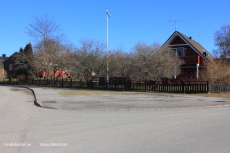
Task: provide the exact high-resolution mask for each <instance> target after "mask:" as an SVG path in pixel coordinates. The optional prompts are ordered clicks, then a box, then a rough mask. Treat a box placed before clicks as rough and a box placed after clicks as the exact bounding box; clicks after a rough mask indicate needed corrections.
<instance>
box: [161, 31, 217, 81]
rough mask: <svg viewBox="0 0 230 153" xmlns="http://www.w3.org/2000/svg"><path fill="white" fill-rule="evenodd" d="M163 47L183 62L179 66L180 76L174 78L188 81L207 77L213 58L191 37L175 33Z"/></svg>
mask: <svg viewBox="0 0 230 153" xmlns="http://www.w3.org/2000/svg"><path fill="white" fill-rule="evenodd" d="M163 46H168V47H170V48H171V51H173V52H175V53H176V55H177V56H179V57H180V58H181V59H182V60H184V64H183V65H181V70H182V74H181V75H179V76H175V77H174V78H178V79H188V80H189V79H199V78H200V77H201V76H206V77H208V67H209V64H212V63H214V57H213V56H212V55H211V54H210V53H209V52H208V51H207V50H206V49H204V47H202V46H201V45H200V44H199V43H198V42H196V41H194V40H193V39H192V37H187V36H186V35H184V34H182V33H180V32H179V31H175V32H174V33H173V34H172V35H171V36H170V37H169V38H168V40H167V41H166V42H165V43H164V44H163Z"/></svg>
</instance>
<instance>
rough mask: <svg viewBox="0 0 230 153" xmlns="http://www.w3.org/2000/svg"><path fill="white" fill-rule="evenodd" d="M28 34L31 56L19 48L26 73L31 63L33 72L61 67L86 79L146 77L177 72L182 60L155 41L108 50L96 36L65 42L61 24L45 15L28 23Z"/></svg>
mask: <svg viewBox="0 0 230 153" xmlns="http://www.w3.org/2000/svg"><path fill="white" fill-rule="evenodd" d="M27 34H28V35H29V36H31V37H32V38H34V41H33V43H34V46H33V51H34V52H33V57H30V54H29V56H28V54H27V53H25V49H24V51H20V58H19V59H21V60H18V65H19V66H18V71H19V72H20V71H22V72H23V73H25V74H27V73H29V72H31V69H29V72H27V70H25V69H26V67H27V68H29V67H30V66H31V67H33V68H34V70H35V71H33V72H38V71H42V70H44V71H46V72H47V74H48V76H50V77H52V74H54V73H55V72H56V71H57V70H58V69H62V70H63V71H70V72H71V76H76V77H78V78H80V79H83V80H85V81H89V80H91V79H94V78H99V77H106V76H107V75H108V76H109V77H123V78H128V79H130V80H136V81H148V80H159V79H160V78H162V77H167V78H172V77H173V76H174V75H178V74H180V65H181V64H182V63H183V61H181V60H180V59H179V58H178V57H177V56H175V54H173V52H171V51H170V50H169V49H168V48H163V47H161V46H160V45H159V44H157V43H153V44H150V45H148V44H146V43H143V42H139V43H137V44H136V45H135V46H134V47H133V49H132V51H130V52H124V51H123V50H122V48H118V49H113V50H110V51H109V54H107V53H106V51H105V45H104V43H102V42H99V41H96V40H92V39H82V40H80V41H79V43H78V44H77V45H76V46H75V45H73V44H70V43H66V41H65V39H64V38H65V37H64V35H63V34H60V26H59V25H58V24H57V23H56V22H55V21H54V19H51V18H48V17H47V16H42V17H40V18H37V17H36V18H34V19H33V21H32V23H31V24H29V25H28V27H27ZM30 46H31V45H30ZM28 61H29V62H28ZM28 63H29V64H28ZM107 63H108V65H107ZM107 68H108V69H107ZM49 74H50V75H49Z"/></svg>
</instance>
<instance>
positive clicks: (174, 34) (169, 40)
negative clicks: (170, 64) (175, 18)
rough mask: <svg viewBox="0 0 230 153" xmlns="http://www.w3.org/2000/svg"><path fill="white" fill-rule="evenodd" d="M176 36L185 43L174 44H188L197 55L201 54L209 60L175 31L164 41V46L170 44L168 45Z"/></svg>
mask: <svg viewBox="0 0 230 153" xmlns="http://www.w3.org/2000/svg"><path fill="white" fill-rule="evenodd" d="M177 36H179V37H180V38H181V39H182V40H183V41H184V42H185V44H176V45H178V46H179V45H188V46H190V47H191V48H192V49H193V50H194V51H195V52H196V53H197V54H198V55H199V56H201V57H202V58H203V59H204V60H205V61H207V62H209V61H208V60H207V59H206V58H205V57H204V56H203V55H202V54H201V53H200V52H199V51H198V50H197V49H196V48H194V47H193V46H192V45H191V44H190V43H189V42H188V41H187V40H186V39H184V37H182V36H181V35H180V34H179V33H178V32H177V31H176V32H174V33H173V34H172V36H171V37H170V38H169V39H168V40H167V41H166V42H165V45H166V46H171V45H169V44H170V43H171V42H172V41H173V40H174V39H175V38H176V37H177Z"/></svg>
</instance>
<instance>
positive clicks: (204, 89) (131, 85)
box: [30, 79, 209, 93]
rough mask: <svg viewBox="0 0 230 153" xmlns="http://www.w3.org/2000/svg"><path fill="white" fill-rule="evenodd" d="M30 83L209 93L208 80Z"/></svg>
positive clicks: (35, 81) (56, 81)
mask: <svg viewBox="0 0 230 153" xmlns="http://www.w3.org/2000/svg"><path fill="white" fill-rule="evenodd" d="M30 85H36V86H51V87H68V88H90V89H102V90H124V91H145V92H146V91H156V92H173V93H208V92H209V84H208V81H174V82H162V81H151V82H131V81H129V82H123V83H118V84H116V82H115V83H113V84H106V83H104V84H101V83H100V82H96V81H95V82H93V81H90V82H81V81H73V80H67V79H60V80H46V79H44V80H42V79H38V80H31V81H30Z"/></svg>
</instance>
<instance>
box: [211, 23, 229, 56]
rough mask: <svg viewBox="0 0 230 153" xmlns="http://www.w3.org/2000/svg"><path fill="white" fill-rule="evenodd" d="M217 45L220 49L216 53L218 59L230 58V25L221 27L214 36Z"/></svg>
mask: <svg viewBox="0 0 230 153" xmlns="http://www.w3.org/2000/svg"><path fill="white" fill-rule="evenodd" d="M214 41H215V45H216V46H217V47H218V49H217V50H215V51H214V54H215V55H216V56H217V57H223V58H229V57H230V25H227V26H223V27H221V29H220V30H218V31H216V32H215V34H214Z"/></svg>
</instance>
